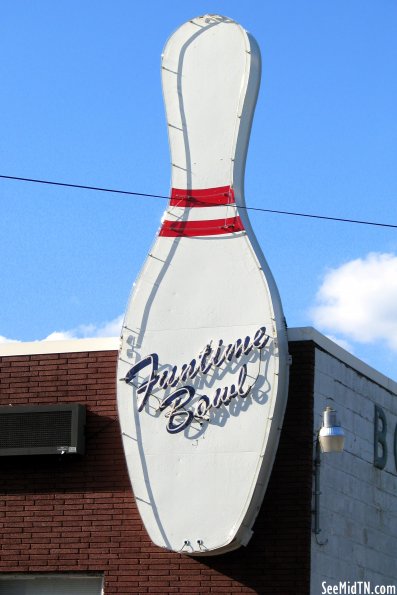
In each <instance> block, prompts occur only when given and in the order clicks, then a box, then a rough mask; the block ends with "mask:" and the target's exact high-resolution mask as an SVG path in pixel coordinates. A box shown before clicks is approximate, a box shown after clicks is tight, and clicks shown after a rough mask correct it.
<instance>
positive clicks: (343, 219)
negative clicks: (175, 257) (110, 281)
mask: <svg viewBox="0 0 397 595" xmlns="http://www.w3.org/2000/svg"><path fill="white" fill-rule="evenodd" d="M0 178H2V179H4V180H14V181H19V182H31V183H35V184H47V185H50V186H61V187H65V188H76V189H81V190H96V191H98V192H109V193H112V194H124V195H128V196H140V197H146V198H163V199H166V200H169V199H170V196H169V195H165V194H151V193H148V192H136V191H132V190H120V189H116V188H103V187H101V186H86V185H83V184H70V183H66V182H54V181H52V180H40V179H35V178H23V177H20V176H6V175H3V174H0ZM238 208H239V209H244V210H246V211H256V212H261V213H273V214H277V215H290V216H294V217H306V218H310V219H322V220H325V221H337V222H341V223H356V224H360V225H372V226H376V227H389V228H394V229H397V224H393V223H381V222H376V221H364V220H361V219H348V218H346V217H330V216H327V215H317V214H311V213H299V212H295V211H281V210H278V209H265V208H262V207H247V206H241V205H238Z"/></svg>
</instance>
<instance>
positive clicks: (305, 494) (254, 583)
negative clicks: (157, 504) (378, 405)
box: [0, 342, 314, 595]
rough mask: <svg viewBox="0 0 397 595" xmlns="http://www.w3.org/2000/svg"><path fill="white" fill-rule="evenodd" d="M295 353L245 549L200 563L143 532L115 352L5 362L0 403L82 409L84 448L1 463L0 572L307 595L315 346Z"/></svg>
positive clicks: (148, 587)
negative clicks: (276, 440) (122, 423)
mask: <svg viewBox="0 0 397 595" xmlns="http://www.w3.org/2000/svg"><path fill="white" fill-rule="evenodd" d="M20 349H22V348H20ZM291 353H292V356H293V364H292V367H291V381H290V394H289V400H288V405H287V411H286V416H285V422H284V427H283V431H282V435H281V441H280V446H279V450H278V453H277V458H276V463H275V466H274V471H273V473H272V476H271V480H270V484H269V487H268V490H267V494H266V496H265V500H264V503H263V506H262V508H261V511H260V513H259V515H258V518H257V520H256V523H255V525H254V536H253V538H252V539H251V541H250V543H249V544H248V546H247V547H246V548H240V549H239V550H237V551H235V552H232V553H230V554H227V555H224V556H215V557H211V558H210V557H208V558H197V559H195V558H191V557H188V556H186V555H184V554H182V553H180V554H175V553H170V552H167V551H164V550H161V549H160V548H157V547H155V546H153V545H152V543H151V542H150V541H149V539H148V537H147V535H146V532H145V529H144V527H143V526H142V523H141V520H140V517H139V514H138V512H137V509H136V506H135V502H134V497H133V494H132V491H131V488H130V484H129V479H128V476H127V472H126V468H125V464H124V455H123V451H122V446H121V440H120V430H119V426H118V421H117V411H116V398H115V386H116V359H117V352H116V351H114V350H108V351H91V350H90V351H86V352H72V351H71V352H68V353H62V352H58V353H47V354H31V355H26V354H25V355H22V354H21V355H18V356H4V357H1V358H0V404H1V405H9V404H14V405H16V404H21V405H22V404H27V403H29V404H34V403H36V404H48V403H63V402H66V403H70V402H78V403H82V404H84V405H85V406H86V407H87V426H86V435H87V451H86V454H85V455H84V456H83V457H80V458H73V457H69V456H64V457H58V456H55V457H37V456H33V457H25V458H19V457H10V458H0V468H1V473H0V572H1V573H3V575H4V574H10V573H22V574H23V573H40V574H42V573H68V572H71V573H76V572H77V573H79V572H81V573H82V575H86V574H87V573H93V574H100V575H103V577H104V585H105V594H106V595H114V594H118V595H132V594H137V593H139V594H140V595H141V594H142V595H143V594H146V593H161V594H162V595H168V594H171V593H180V594H183V595H189V594H192V595H196V594H199V593H211V594H218V595H219V594H222V593H227V594H231V593H246V594H247V593H250V594H258V595H289V594H294V595H295V594H297V593H299V594H302V595H304V594H306V593H309V589H310V587H309V582H310V524H311V511H310V506H311V503H310V497H311V468H312V460H311V457H312V436H311V428H312V425H313V419H312V406H313V403H312V387H313V378H314V346H313V344H311V343H307V342H305V343H299V342H295V343H293V344H291Z"/></svg>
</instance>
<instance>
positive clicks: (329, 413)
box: [314, 407, 345, 545]
mask: <svg viewBox="0 0 397 595" xmlns="http://www.w3.org/2000/svg"><path fill="white" fill-rule="evenodd" d="M344 443H345V433H344V431H343V429H342V428H341V426H340V423H339V422H338V421H337V418H336V411H335V410H334V409H332V407H326V408H325V410H324V412H323V425H322V427H321V428H320V430H319V432H318V434H317V437H316V456H315V459H314V533H315V534H316V536H317V535H318V534H319V533H320V532H321V529H320V495H321V490H320V466H321V452H324V453H328V452H342V451H343V447H344ZM318 543H319V542H318ZM325 543H326V541H325V542H322V543H319V545H324V544H325Z"/></svg>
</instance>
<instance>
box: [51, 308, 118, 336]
mask: <svg viewBox="0 0 397 595" xmlns="http://www.w3.org/2000/svg"><path fill="white" fill-rule="evenodd" d="M122 323H123V315H122V314H120V316H117V317H116V318H114V319H113V320H110V321H109V322H104V323H101V324H99V325H95V324H81V325H79V326H77V327H76V328H74V329H70V330H66V331H54V332H52V333H51V334H50V335H48V337H46V338H45V339H43V341H62V340H70V339H93V338H96V337H118V336H119V335H120V332H121V325H122Z"/></svg>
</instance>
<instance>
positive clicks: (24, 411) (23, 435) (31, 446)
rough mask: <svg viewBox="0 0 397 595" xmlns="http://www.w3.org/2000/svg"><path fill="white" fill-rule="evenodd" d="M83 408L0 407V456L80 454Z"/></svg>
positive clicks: (61, 406) (82, 448)
mask: <svg viewBox="0 0 397 595" xmlns="http://www.w3.org/2000/svg"><path fill="white" fill-rule="evenodd" d="M84 424H85V407H84V406H83V405H77V404H75V403H73V404H71V405H49V406H42V405H31V406H26V407H25V406H24V407H0V456H12V455H32V454H60V453H62V454H71V453H73V454H76V453H77V454H83V452H84Z"/></svg>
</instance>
